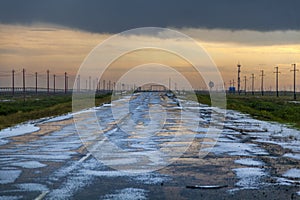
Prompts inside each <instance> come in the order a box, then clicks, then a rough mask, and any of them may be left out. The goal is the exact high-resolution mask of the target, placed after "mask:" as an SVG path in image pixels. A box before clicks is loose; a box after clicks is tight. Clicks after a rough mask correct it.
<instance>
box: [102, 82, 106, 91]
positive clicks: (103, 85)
mask: <svg viewBox="0 0 300 200" xmlns="http://www.w3.org/2000/svg"><path fill="white" fill-rule="evenodd" d="M102 87H103V90H105V80H103V84H102Z"/></svg>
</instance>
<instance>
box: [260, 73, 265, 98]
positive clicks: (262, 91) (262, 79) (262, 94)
mask: <svg viewBox="0 0 300 200" xmlns="http://www.w3.org/2000/svg"><path fill="white" fill-rule="evenodd" d="M260 76H261V96H264V76H265V74H264V70H261V75H260Z"/></svg>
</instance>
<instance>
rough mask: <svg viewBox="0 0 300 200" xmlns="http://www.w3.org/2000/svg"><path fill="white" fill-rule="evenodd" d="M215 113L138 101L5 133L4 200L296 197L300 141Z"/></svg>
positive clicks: (276, 127) (138, 97) (176, 103)
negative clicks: (221, 118) (222, 120)
mask: <svg viewBox="0 0 300 200" xmlns="http://www.w3.org/2000/svg"><path fill="white" fill-rule="evenodd" d="M126 105H128V106H126ZM219 112H220V109H216V108H211V107H208V106H206V105H201V104H198V103H195V102H193V101H189V100H186V99H184V98H180V97H179V98H178V99H177V98H173V97H170V96H167V95H165V94H162V93H158V92H157V93H138V94H135V95H133V96H131V97H124V98H122V99H120V100H116V101H113V102H112V103H111V104H106V105H103V106H100V107H96V108H93V109H90V110H87V111H84V112H81V113H77V114H76V113H73V114H69V115H66V116H60V117H56V118H52V119H41V120H38V121H36V122H34V123H28V124H23V125H19V126H17V127H15V128H12V129H11V130H8V129H7V130H3V131H1V132H0V199H200V198H201V199H216V198H217V199H220V198H223V199H241V198H243V199H266V198H267V199H291V198H293V199H297V198H299V197H300V196H299V195H300V194H299V195H298V193H299V191H300V188H299V185H300V134H299V133H300V132H299V131H297V130H295V129H291V128H288V127H286V126H285V125H281V124H278V123H272V122H264V121H259V120H255V119H253V118H251V117H250V116H248V115H245V114H241V113H239V112H236V111H231V110H227V114H226V119H225V123H224V127H221V126H220V124H217V125H216V124H214V126H212V123H211V120H212V116H213V115H216V116H218V115H219V114H220V113H219ZM94 114H96V115H94ZM93 116H96V117H97V121H98V122H99V126H97V127H95V126H93V125H92V124H93V123H94V122H93V121H94V120H95V119H94V118H93ZM74 120H75V121H77V122H76V124H75V123H74ZM215 125H216V126H215ZM99 127H100V129H99ZM209 128H210V129H209ZM98 129H99V130H98ZM209 130H210V131H209ZM207 131H209V132H207ZM78 132H79V134H78ZM218 132H219V133H220V134H218ZM199 156H200V157H199ZM186 186H195V187H196V186H201V187H203V186H208V187H214V186H222V188H219V189H217V188H214V189H203V188H196V189H191V188H186Z"/></svg>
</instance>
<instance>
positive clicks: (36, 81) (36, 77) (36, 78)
mask: <svg viewBox="0 0 300 200" xmlns="http://www.w3.org/2000/svg"><path fill="white" fill-rule="evenodd" d="M37 87H38V73H37V72H35V94H37Z"/></svg>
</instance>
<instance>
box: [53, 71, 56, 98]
mask: <svg viewBox="0 0 300 200" xmlns="http://www.w3.org/2000/svg"><path fill="white" fill-rule="evenodd" d="M55 77H56V76H55V74H53V93H54V94H55Z"/></svg>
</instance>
